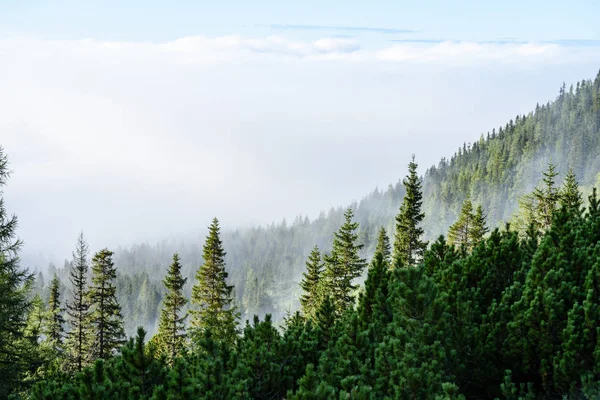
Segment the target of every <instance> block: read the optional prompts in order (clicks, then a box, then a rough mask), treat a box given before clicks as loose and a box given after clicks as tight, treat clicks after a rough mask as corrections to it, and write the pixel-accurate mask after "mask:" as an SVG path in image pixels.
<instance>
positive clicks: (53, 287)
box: [45, 274, 65, 353]
mask: <svg viewBox="0 0 600 400" xmlns="http://www.w3.org/2000/svg"><path fill="white" fill-rule="evenodd" d="M63 311H64V310H63V309H62V307H61V304H60V281H59V280H58V277H57V276H56V274H54V277H53V278H52V282H51V283H50V301H49V302H48V313H49V315H48V322H47V324H46V332H45V334H46V338H47V340H49V341H50V342H51V343H52V346H53V347H54V349H55V350H56V351H57V352H58V353H62V344H63V338H64V335H65V330H64V327H63V325H64V323H65V319H64V317H63Z"/></svg>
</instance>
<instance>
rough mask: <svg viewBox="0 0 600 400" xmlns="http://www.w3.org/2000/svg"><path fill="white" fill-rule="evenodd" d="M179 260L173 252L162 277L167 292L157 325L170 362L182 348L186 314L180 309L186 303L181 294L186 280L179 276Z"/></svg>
mask: <svg viewBox="0 0 600 400" xmlns="http://www.w3.org/2000/svg"><path fill="white" fill-rule="evenodd" d="M179 261H180V259H179V255H178V254H177V253H175V254H174V255H173V262H172V263H171V265H170V266H169V271H168V273H167V276H166V277H165V279H163V284H164V285H165V288H166V289H167V294H166V295H165V298H164V301H163V308H162V310H161V313H160V322H159V325H158V336H159V338H160V342H161V344H163V346H164V348H165V350H166V353H167V355H168V358H169V361H170V362H171V363H172V362H173V360H174V359H175V357H177V356H179V355H180V354H181V352H182V350H183V349H184V345H185V336H186V335H185V319H186V318H187V315H185V314H184V315H182V313H181V309H182V308H183V307H184V306H185V304H186V303H187V299H186V298H185V296H184V295H183V286H184V285H185V283H186V282H187V278H184V277H182V276H181V263H180V262H179Z"/></svg>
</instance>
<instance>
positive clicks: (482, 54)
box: [0, 35, 600, 260]
mask: <svg viewBox="0 0 600 400" xmlns="http://www.w3.org/2000/svg"><path fill="white" fill-rule="evenodd" d="M582 54H585V56H582ZM595 54H596V49H595V48H594V47H584V48H575V47H568V46H561V45H559V44H543V43H527V44H513V43H511V44H483V43H470V42H441V43H410V42H397V43H393V45H390V43H389V42H387V41H381V42H379V43H373V42H369V43H367V44H365V45H363V43H362V42H361V41H360V40H356V39H351V38H339V37H332V36H325V35H324V36H323V37H320V38H316V40H292V39H290V38H287V37H285V36H283V35H272V36H266V37H246V36H240V35H229V36H221V37H209V36H190V37H184V38H180V39H178V40H173V41H166V42H132V41H101V40H93V39H89V40H42V39H37V38H34V37H21V38H12V39H3V40H0V87H2V89H3V90H2V91H0V109H1V110H2V112H1V113H0V132H1V133H0V144H1V145H3V146H4V147H5V149H6V151H7V154H8V155H9V156H10V160H11V168H12V169H14V171H15V173H14V175H13V177H12V179H11V181H10V182H9V185H8V187H7V190H6V196H7V197H6V200H7V207H8V209H9V211H10V212H15V213H16V214H17V215H18V216H19V220H20V229H19V235H20V236H21V237H22V238H23V239H24V240H25V243H26V249H27V251H31V250H39V249H42V250H52V251H55V252H56V255H57V256H58V257H59V260H60V258H62V257H67V256H68V255H69V253H70V249H71V246H72V241H73V238H74V237H76V235H77V233H78V232H79V231H80V230H81V229H83V230H84V231H85V232H86V234H88V235H89V237H90V241H91V245H92V247H93V248H100V246H115V245H118V244H127V243H130V242H131V241H139V240H144V239H150V240H154V239H161V238H164V237H165V235H168V234H170V233H177V232H182V231H190V232H197V231H198V229H199V227H204V226H206V224H207V223H208V221H210V218H212V217H213V216H215V215H217V216H219V217H223V223H224V226H229V227H233V226H238V225H239V224H245V223H252V222H269V221H272V220H278V219H280V218H281V217H283V216H287V217H293V216H294V215H296V214H298V213H308V214H309V215H311V216H315V215H317V214H318V212H319V211H320V210H322V209H325V208H328V207H329V206H332V205H341V204H347V203H348V202H350V201H351V200H352V199H360V197H361V196H362V195H364V194H365V193H367V192H368V191H369V190H371V189H372V188H373V187H374V186H386V185H387V184H388V183H390V182H394V181H396V180H397V179H398V177H399V175H400V174H401V173H402V171H403V170H404V168H405V162H406V160H408V159H409V157H410V155H411V154H412V153H416V154H417V155H419V159H420V161H422V165H430V164H431V163H434V162H436V161H437V160H438V159H439V157H441V156H443V155H446V156H447V155H448V149H449V148H453V146H454V145H455V144H456V143H462V141H463V140H468V138H469V137H472V138H475V139H476V138H477V137H479V133H480V132H481V130H483V129H488V128H490V126H491V125H492V124H491V123H490V121H493V122H494V123H496V121H498V122H502V121H505V120H507V119H508V118H510V117H512V116H514V113H516V112H519V111H520V112H527V111H528V110H530V107H531V106H532V105H534V104H535V103H536V102H537V101H539V100H545V99H549V98H552V96H554V95H555V91H554V90H553V89H554V88H555V87H557V86H559V84H560V82H562V81H563V80H565V81H567V82H569V81H571V80H575V79H581V78H582V77H586V76H589V70H594V72H593V74H594V75H595V73H596V71H597V63H596V61H598V60H599V59H600V58H598V57H596V56H595ZM546 60H551V61H552V62H553V63H556V65H557V68H547V63H546ZM560 63H578V64H577V65H574V64H565V65H559V64H560ZM586 63H587V64H586ZM508 64H509V65H508ZM528 64H530V65H534V66H535V68H532V69H531V70H529V71H525V70H524V69H523V68H522V66H523V65H528ZM449 65H450V66H455V65H459V66H467V67H468V68H454V67H448V66H449ZM507 65H508V66H507ZM590 65H592V67H590ZM532 71H533V72H532ZM541 87H544V88H548V91H547V92H545V91H541V90H540V88H541ZM490 93H493V95H490ZM483 99H485V101H482V100H483ZM466 110H468V117H465V112H466ZM449 127H450V128H449ZM440 132H441V133H440ZM467 134H472V136H465V135H467ZM465 138H466V139H465ZM356 160H364V163H363V164H364V166H365V167H364V168H362V167H361V168H360V169H359V170H358V171H357V172H355V173H353V174H347V169H348V166H352V165H354V164H355V163H356ZM399 171H400V172H399Z"/></svg>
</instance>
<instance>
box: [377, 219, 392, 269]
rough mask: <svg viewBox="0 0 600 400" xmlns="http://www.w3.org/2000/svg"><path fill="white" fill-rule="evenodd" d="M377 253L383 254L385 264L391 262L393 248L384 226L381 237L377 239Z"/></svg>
mask: <svg viewBox="0 0 600 400" xmlns="http://www.w3.org/2000/svg"><path fill="white" fill-rule="evenodd" d="M375 253H381V256H382V257H383V261H384V262H389V261H390V256H391V254H392V253H391V246H390V239H389V238H388V236H387V233H386V231H385V228H384V227H383V226H382V227H381V229H379V236H378V237H377V246H376V247H375Z"/></svg>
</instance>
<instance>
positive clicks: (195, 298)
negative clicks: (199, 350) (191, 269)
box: [191, 218, 239, 344]
mask: <svg viewBox="0 0 600 400" xmlns="http://www.w3.org/2000/svg"><path fill="white" fill-rule="evenodd" d="M219 232H220V228H219V221H218V220H217V219H216V218H215V219H213V221H212V224H211V225H210V227H209V233H208V237H207V238H206V243H205V244H204V264H202V266H201V267H200V269H199V270H198V273H197V274H196V280H197V281H196V283H195V284H194V287H193V288H192V304H193V305H194V306H196V307H197V308H196V309H193V310H191V314H192V320H191V328H192V329H193V331H194V333H195V335H196V336H197V337H200V336H202V334H203V331H205V330H207V329H208V330H210V331H211V332H212V333H213V334H214V335H215V337H216V338H218V340H222V341H223V342H225V343H228V344H232V343H233V342H234V341H235V339H236V336H237V328H236V320H237V318H238V317H239V315H238V313H237V310H236V308H235V307H234V306H233V305H232V301H233V298H232V290H233V286H230V285H228V284H227V277H228V274H227V271H225V251H224V250H223V245H222V242H221V238H220V237H219Z"/></svg>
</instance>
